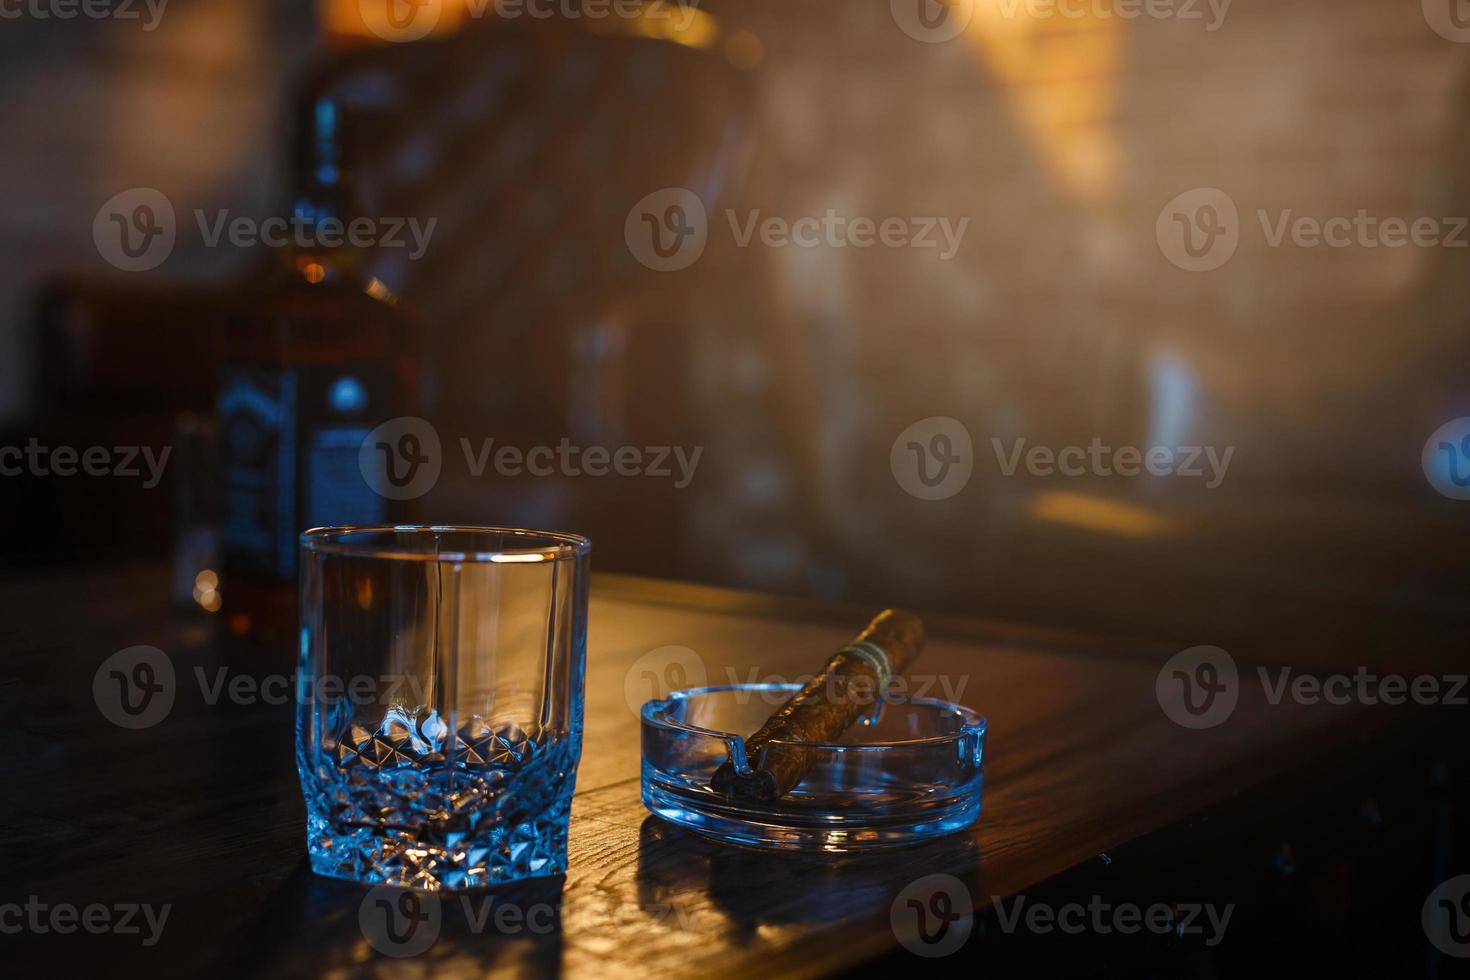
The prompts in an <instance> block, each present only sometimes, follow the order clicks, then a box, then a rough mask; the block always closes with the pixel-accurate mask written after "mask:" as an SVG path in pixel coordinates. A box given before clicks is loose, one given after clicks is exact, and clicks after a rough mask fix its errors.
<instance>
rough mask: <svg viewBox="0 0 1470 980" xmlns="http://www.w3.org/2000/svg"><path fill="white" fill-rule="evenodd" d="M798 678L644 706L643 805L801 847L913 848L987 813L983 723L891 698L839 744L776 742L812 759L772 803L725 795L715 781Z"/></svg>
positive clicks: (961, 710)
mask: <svg viewBox="0 0 1470 980" xmlns="http://www.w3.org/2000/svg"><path fill="white" fill-rule="evenodd" d="M800 689H801V686H800V685H799V684H735V685H731V686H728V687H699V688H691V689H688V690H683V691H675V692H674V693H673V694H671V695H669V696H668V697H666V698H661V699H658V700H654V701H649V702H648V703H647V704H645V705H644V706H643V804H644V806H646V807H648V809H649V810H650V811H651V812H653V813H655V814H657V815H658V816H660V817H662V818H663V819H665V820H667V821H669V822H670V823H674V824H677V825H679V826H681V827H685V828H687V829H689V830H692V831H694V832H695V833H698V834H702V835H703V836H705V837H710V838H713V839H715V840H718V841H722V842H725V843H729V844H740V845H744V846H747V847H760V848H776V849H781V850H802V851H808V850H809V851H834V852H844V851H861V850H868V849H872V848H879V847H888V846H894V845H900V844H912V843H917V842H919V841H923V840H927V839H929V838H931V837H937V836H939V835H941V834H948V833H953V832H954V831H957V830H963V829H964V828H966V827H969V826H970V825H971V824H973V823H974V822H975V820H976V819H977V818H978V817H979V816H980V791H981V784H982V782H983V780H984V766H983V763H984V757H985V727H986V726H985V719H984V717H982V716H981V715H979V714H976V713H975V712H974V711H971V710H970V709H969V708H966V707H963V706H962V705H958V704H951V703H949V702H947V701H936V700H932V699H930V698H917V697H908V696H904V695H897V694H894V695H889V696H886V697H884V698H883V699H881V700H878V701H876V702H875V703H874V704H873V705H872V706H871V707H869V708H866V709H865V711H864V714H863V715H862V716H861V717H860V718H859V719H858V721H857V722H855V723H854V724H853V725H852V727H851V728H849V729H848V731H847V732H846V733H845V734H844V735H843V737H842V738H841V739H839V740H838V741H837V742H834V743H830V744H823V743H817V742H792V743H775V742H773V743H772V745H773V746H775V745H778V744H783V745H789V746H791V747H795V748H799V749H801V750H802V751H803V753H804V754H805V755H806V757H807V758H808V759H809V767H808V768H807V771H806V774H805V776H804V777H803V779H802V781H801V782H800V783H798V784H797V786H796V787H795V788H794V789H793V790H791V791H790V792H789V793H787V794H786V795H785V796H784V797H782V798H781V799H779V800H776V801H775V802H773V803H755V802H748V801H745V800H735V799H732V798H729V797H727V796H726V795H725V794H723V793H720V792H718V791H716V790H714V789H713V788H711V786H710V781H711V779H712V778H713V776H714V773H715V770H716V769H718V768H720V766H721V765H723V764H724V763H726V762H729V763H730V764H731V765H732V766H734V767H735V769H736V770H737V771H745V770H746V769H747V768H749V767H755V768H759V766H760V763H761V760H760V759H758V758H756V759H747V758H746V755H745V742H744V737H745V736H748V735H750V734H752V733H754V732H755V731H756V730H757V729H758V728H760V726H761V724H762V723H763V722H765V720H766V719H767V718H769V717H770V716H771V714H772V713H773V712H775V711H776V709H777V708H779V707H780V706H781V705H782V704H784V703H785V702H786V700H787V699H788V698H789V697H791V695H792V694H794V693H796V692H797V691H798V690H800Z"/></svg>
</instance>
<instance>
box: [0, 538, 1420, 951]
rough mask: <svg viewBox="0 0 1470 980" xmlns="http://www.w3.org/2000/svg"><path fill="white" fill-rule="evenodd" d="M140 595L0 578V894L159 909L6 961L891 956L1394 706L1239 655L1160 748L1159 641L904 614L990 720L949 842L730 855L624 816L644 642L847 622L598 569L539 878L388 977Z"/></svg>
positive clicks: (287, 776) (223, 714)
mask: <svg viewBox="0 0 1470 980" xmlns="http://www.w3.org/2000/svg"><path fill="white" fill-rule="evenodd" d="M166 584H167V582H166V576H165V574H164V572H163V570H162V569H159V568H153V567H146V568H128V569H124V570H114V571H97V572H94V573H89V574H86V575H73V576H68V577H65V578H62V577H42V576H38V577H29V578H21V579H10V580H7V581H4V582H3V583H0V604H3V608H4V609H5V611H6V616H4V617H3V618H0V643H3V648H4V650H5V651H6V656H7V660H8V661H9V663H8V665H7V670H6V671H5V673H4V682H3V685H0V709H3V710H4V712H5V716H6V718H7V719H8V720H9V724H8V725H7V728H8V730H9V731H8V735H7V737H6V743H7V749H6V751H5V752H4V753H3V755H0V767H3V769H0V774H3V777H4V780H5V785H6V787H7V792H6V793H5V794H4V799H3V804H0V806H3V810H0V819H3V821H4V826H5V827H6V828H7V832H6V834H5V835H4V842H3V847H4V873H3V876H4V881H5V885H4V888H3V892H0V902H24V901H26V900H28V899H30V897H31V896H35V897H36V900H38V901H44V902H49V903H58V902H70V903H75V904H77V905H83V906H84V905H87V904H92V903H104V904H115V903H127V902H136V903H152V904H155V905H162V904H164V903H167V904H169V905H170V906H171V911H170V917H169V918H168V920H167V924H166V927H165V928H164V930H163V932H162V935H161V938H160V939H159V941H158V942H157V943H156V944H155V945H153V946H149V947H145V946H143V944H142V942H141V940H140V937H138V936H129V935H117V934H106V935H95V936H94V935H90V934H85V933H82V932H77V933H73V934H70V935H58V934H56V933H54V932H50V933H46V934H39V935H38V934H34V933H25V934H22V935H20V936H5V937H3V939H0V941H3V942H4V943H5V944H6V945H7V946H9V947H10V948H11V950H12V954H11V955H12V956H13V957H14V959H13V962H16V963H25V962H35V963H44V964H56V963H60V962H67V963H71V964H75V965H76V966H77V968H83V967H87V966H92V967H104V966H105V967H106V968H109V969H122V968H128V969H146V970H148V971H150V974H151V975H153V976H160V975H162V976H174V975H179V976H188V975H199V974H200V973H204V972H208V971H214V970H221V969H224V970H227V971H229V972H231V973H233V972H245V973H252V974H260V975H269V976H321V977H336V976H351V975H367V976H384V977H397V976H403V977H415V976H429V975H432V976H446V977H479V976H486V975H494V974H501V973H504V974H507V975H526V974H528V975H554V974H558V973H564V974H567V975H569V976H584V975H585V976H612V977H617V976H649V975H657V976H748V975H754V974H758V975H760V976H762V977H784V976H816V975H822V974H827V973H831V972H834V971H837V970H841V969H844V968H849V967H854V966H858V965H861V964H863V963H865V962H868V961H870V960H872V959H873V958H875V957H878V956H881V955H884V954H886V953H889V952H891V951H892V950H894V949H895V947H896V946H897V940H896V938H895V934H894V932H893V929H892V928H891V926H890V910H891V907H892V905H893V902H894V899H895V896H897V895H898V893H899V892H900V891H901V890H902V889H903V888H904V886H905V885H907V884H909V883H910V882H912V881H914V880H915V879H917V878H919V877H922V876H924V875H927V874H931V873H936V872H946V873H949V874H952V875H955V876H956V877H958V878H960V879H961V880H962V881H963V882H965V883H966V885H967V887H968V888H969V889H970V891H971V894H972V895H973V896H974V899H975V902H976V903H977V905H988V904H989V901H990V897H991V896H1010V895H1015V894H1018V893H1022V892H1025V891H1026V890H1027V889H1029V888H1032V887H1034V886H1037V885H1038V884H1039V883H1041V882H1043V881H1046V880H1047V879H1049V878H1052V877H1053V876H1055V875H1057V874H1059V873H1061V872H1064V871H1066V870H1067V869H1069V868H1073V867H1075V866H1077V865H1079V864H1081V863H1083V862H1086V861H1088V860H1090V859H1092V858H1094V857H1096V856H1097V855H1098V854H1099V853H1102V852H1105V851H1107V850H1109V849H1110V848H1115V847H1118V846H1120V845H1122V844H1124V843H1126V842H1128V841H1131V840H1134V839H1136V838H1138V837H1140V836H1143V835H1146V834H1148V833H1149V832H1151V831H1154V830H1158V829H1160V828H1163V827H1166V826H1168V825H1170V824H1172V823H1175V822H1177V821H1179V820H1181V819H1183V818H1186V817H1188V816H1190V815H1191V814H1194V813H1197V812H1199V811H1200V810H1201V809H1203V808H1206V807H1209V806H1211V805H1212V804H1215V803H1218V802H1219V801H1222V800H1224V799H1226V798H1228V797H1230V796H1232V795H1234V794H1238V793H1240V792H1242V791H1245V790H1247V789H1249V788H1250V787H1252V786H1254V785H1257V784H1259V783H1261V782H1263V781H1265V780H1267V779H1268V778H1270V777H1272V776H1274V775H1277V774H1280V773H1282V772H1285V771H1287V770H1289V769H1290V768H1291V767H1293V766H1296V765H1300V764H1302V763H1304V762H1306V761H1308V760H1311V759H1312V758H1314V757H1317V756H1319V755H1320V754H1322V753H1324V752H1326V751H1328V750H1331V749H1334V748H1340V747H1341V746H1343V745H1347V744H1349V743H1350V742H1351V740H1352V739H1353V738H1355V737H1358V736H1361V735H1362V734H1363V733H1364V731H1365V730H1366V727H1367V726H1369V725H1373V726H1377V725H1386V724H1390V723H1391V722H1392V720H1393V719H1394V718H1395V717H1401V715H1396V713H1395V712H1394V711H1385V710H1384V709H1378V710H1377V711H1375V712H1371V713H1369V712H1365V711H1364V710H1363V709H1361V708H1347V707H1334V706H1328V705H1317V706H1301V705H1295V704H1292V703H1290V699H1286V700H1283V701H1282V703H1280V704H1276V705H1272V704H1271V703H1269V701H1268V699H1267V698H1266V697H1265V695H1264V692H1263V690H1262V686H1261V685H1260V684H1259V683H1256V682H1254V671H1251V670H1249V668H1247V667H1246V666H1245V665H1242V667H1241V672H1242V677H1243V678H1246V680H1245V681H1244V682H1243V683H1242V684H1241V697H1240V702H1239V705H1238V707H1237V708H1236V710H1235V712H1234V714H1233V715H1232V716H1231V717H1230V719H1229V720H1228V721H1227V722H1226V723H1224V724H1222V725H1220V726H1218V727H1216V728H1212V729H1208V730H1202V731H1191V730H1186V729H1184V728H1181V727H1179V726H1177V725H1175V724H1173V723H1172V722H1171V721H1170V720H1169V719H1168V718H1167V717H1166V716H1165V714H1164V712H1163V711H1162V710H1161V708H1160V705H1159V703H1158V700H1157V698H1156V695H1155V680H1156V678H1157V676H1158V672H1159V668H1160V667H1161V666H1162V664H1163V663H1164V661H1165V660H1166V659H1167V658H1168V657H1169V656H1170V655H1171V654H1172V653H1173V652H1174V651H1173V650H1172V649H1170V648H1162V649H1160V648H1156V647H1150V646H1149V645H1147V644H1143V643H1130V642H1127V641H1120V640H1118V639H1116V638H1104V637H1088V636H1081V635H1075V634H1062V633H1054V632H1050V631H1045V630H1030V629H1024V628H1019V627H1011V626H1006V625H1003V624H993V623H984V622H980V621H967V620H955V619H934V620H931V621H930V629H931V640H930V643H929V647H928V649H927V650H926V652H925V653H924V655H923V658H922V659H921V661H920V666H916V667H915V669H914V672H913V673H914V674H915V675H916V678H917V677H920V676H924V677H930V678H932V679H931V680H930V681H929V682H930V683H932V684H933V685H934V689H935V691H936V692H938V691H942V690H943V689H944V688H945V686H946V685H947V686H948V690H949V691H950V692H952V693H954V694H956V695H957V697H958V699H959V700H961V701H963V702H964V703H965V704H968V705H970V706H972V707H974V708H976V709H978V710H980V711H982V712H983V713H985V714H986V715H987V716H988V717H989V720H990V735H989V742H988V746H987V758H986V777H985V778H986V789H985V801H984V810H983V814H982V816H981V820H980V823H979V824H978V825H977V827H976V828H975V829H974V830H973V832H971V833H969V834H960V835H954V836H951V837H949V838H945V839H941V840H937V841H934V842H931V843H928V844H925V845H920V846H917V847H913V848H906V849H903V850H899V851H893V852H888V853H883V854H875V855H854V856H843V857H831V856H826V857H822V856H818V857H793V856H791V855H784V854H766V853H758V852H750V851H742V850H738V849H734V848H729V847H724V846H720V845H717V844H713V843H710V842H707V841H704V840H701V839H699V838H697V837H694V836H692V835H690V834H688V833H685V832H683V831H680V830H678V829H676V828H673V827H671V826H669V825H667V824H664V823H662V822H661V821H660V820H658V819H656V818H654V817H652V816H650V815H649V814H648V813H647V812H646V811H645V810H644V808H643V806H642V804H641V802H640V799H639V734H638V722H637V714H636V709H637V706H638V702H639V701H640V700H641V698H642V697H645V696H647V693H649V687H650V686H651V685H652V684H653V682H654V680H655V679H656V678H657V676H658V670H657V669H656V668H658V667H659V666H660V665H661V664H664V663H666V662H668V656H669V655H668V652H667V651H665V650H664V648H667V647H678V648H686V650H687V651H692V654H693V655H694V656H695V657H696V658H697V660H696V661H689V660H688V653H680V654H679V656H680V657H683V658H684V661H683V662H684V663H686V664H688V663H691V662H693V663H696V664H697V665H698V666H697V668H696V670H702V671H703V672H704V673H705V675H706V679H707V680H709V681H710V682H712V683H714V682H721V681H725V680H728V679H729V678H731V677H732V676H733V677H734V678H736V679H739V680H745V679H749V678H750V677H751V676H752V675H754V676H757V677H771V676H773V675H774V676H780V677H785V678H791V679H794V678H796V677H798V676H800V675H801V674H802V673H803V672H807V671H810V670H812V669H813V668H814V667H816V666H818V665H820V664H821V662H822V661H823V660H824V659H825V658H826V657H827V656H828V655H829V654H830V653H831V652H832V651H834V650H835V649H836V648H837V647H838V646H839V645H840V644H841V643H842V642H843V641H844V640H845V639H846V638H848V637H849V636H850V635H851V634H852V632H853V631H855V630H856V629H857V628H859V627H861V626H862V624H863V623H864V622H865V621H866V617H867V616H868V615H871V613H872V612H875V611H876V610H861V609H853V608H845V607H840V606H827V605H813V604H808V603H801V602H791V601H784V600H775V599H766V598H763V597H759V596H753V595H749V594H744V593H737V592H729V591H725V590H718V589H708V588H701V587H694V586H683V585H673V584H665V583H657V582H651V581H647V580H637V579H627V578H618V577H599V578H598V579H597V580H596V582H595V585H594V589H593V598H592V608H591V627H590V638H589V647H588V670H587V714H586V734H585V741H584V749H583V756H582V764H581V769H580V773H579V776H578V782H577V793H576V798H575V803H574V806H573V822H572V830H571V854H570V871H569V873H568V875H567V876H566V878H565V880H564V881H563V880H560V879H554V880H548V881H543V882H537V883H533V884H530V885H525V886H515V887H511V888H504V889H497V890H494V891H492V892H482V893H479V894H477V895H471V896H468V897H467V900H461V899H460V898H459V897H449V898H446V899H444V900H443V901H442V902H441V906H440V907H441V910H442V917H443V924H442V927H441V930H440V933H439V936H438V939H437V940H436V941H435V942H434V944H433V946H432V947H431V948H430V949H428V950H427V951H426V952H424V953H423V954H422V955H420V956H417V957H414V958H411V959H394V958H390V957H385V956H382V955H380V954H379V953H378V952H376V951H375V950H374V949H373V948H372V946H371V945H370V944H369V943H368V941H367V940H366V938H365V936H364V933H363V930H362V928H361V926H360V923H359V918H358V913H359V909H360V907H361V906H362V903H363V899H364V894H365V893H364V890H363V889H361V888H358V887H356V886H354V885H351V884H348V883H343V882H337V881H329V880H325V879H321V878H318V877H315V876H313V875H312V874H311V873H310V872H309V870H308V869H307V866H306V861H305V840H304V837H305V834H304V811H303V806H302V802H301V796H300V790H299V788H298V784H297V781H296V774H295V767H294V759H293V737H294V735H293V730H292V708H291V706H290V705H289V704H285V705H271V704H263V703H257V704H237V703H231V702H230V701H229V699H221V700H220V702H219V703H216V704H210V703H209V699H208V697H207V691H206V689H205V688H204V687H202V686H201V684H200V683H198V676H199V675H198V673H197V672H200V671H202V672H203V676H204V677H205V678H206V679H208V680H209V681H210V682H213V681H214V680H215V679H217V678H218V677H219V676H220V675H219V673H218V672H219V671H220V670H224V671H225V672H226V675H227V676H234V675H235V674H236V673H238V672H239V671H238V668H237V667H235V666H232V665H229V664H224V663H222V662H221V660H220V657H219V654H218V653H217V652H216V648H215V646H214V645H213V644H212V643H211V642H210V636H211V633H210V628H209V626H210V624H209V623H208V621H207V620H204V619H202V618H200V617H199V616H196V615H189V614H178V613H175V612H173V611H171V610H170V609H169V608H168V606H167V603H166V601H165V598H164V597H165V595H166ZM137 644H150V645H153V646H157V647H159V648H161V649H163V650H165V651H166V652H167V653H168V654H169V656H170V658H171V659H172V661H173V663H174V665H175V669H176V673H177V678H178V693H177V697H176V700H175V704H174V706H173V709H172V710H171V712H170V714H169V716H168V717H167V718H166V719H165V720H164V721H162V722H161V723H159V724H158V725H156V726H154V727H152V728H148V729H144V730H140V731H125V730H122V729H119V728H117V727H115V726H113V725H111V724H110V723H109V722H107V721H106V720H105V719H104V718H103V717H101V715H100V713H99V711H98V709H97V706H96V703H95V702H94V699H93V695H92V680H93V675H94V673H95V672H96V671H97V668H98V666H99V665H100V664H101V662H102V661H103V660H105V659H106V658H107V657H108V656H109V655H111V654H112V653H114V652H115V651H117V650H120V649H123V648H125V647H129V646H133V645H137ZM650 665H652V667H653V668H655V669H653V670H652V671H651V676H650V671H649V670H648V669H646V668H649V666H650ZM1247 675H1249V676H1247ZM699 679H700V678H698V677H693V678H689V680H690V681H691V682H697V681H698V680H699ZM487 900H488V901H489V903H490V904H489V905H488V906H487V905H486V904H485V903H486V901H487ZM505 906H512V907H513V908H514V911H513V912H512V913H509V914H507V915H506V916H502V917H501V918H500V919H499V920H497V919H496V917H495V912H496V910H498V909H500V908H502V907H505ZM487 910H488V911H489V913H490V914H486V913H487ZM532 910H535V912H533V911H532ZM482 917H483V919H484V921H483V922H482V921H479V920H480V919H481V918H482Z"/></svg>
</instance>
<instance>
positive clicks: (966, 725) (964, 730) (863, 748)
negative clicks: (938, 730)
mask: <svg viewBox="0 0 1470 980" xmlns="http://www.w3.org/2000/svg"><path fill="white" fill-rule="evenodd" d="M801 687H802V685H800V684H795V683H789V682H788V683H778V682H771V681H758V682H754V683H751V682H745V683H740V684H717V685H710V686H708V687H686V688H683V689H681V690H678V691H671V692H670V693H669V694H668V696H666V697H662V698H654V699H652V700H650V701H646V702H644V704H643V710H642V711H641V712H640V714H641V715H642V716H643V720H644V721H646V722H648V723H649V724H650V725H654V726H657V727H658V728H661V729H664V730H666V731H676V732H685V733H688V734H694V735H706V736H709V737H711V738H717V739H722V740H724V741H729V740H730V739H732V738H740V737H741V736H740V735H739V734H737V733H735V732H722V731H718V730H716V729H713V728H703V727H701V726H699V725H691V724H689V723H688V722H683V721H675V720H674V719H673V718H670V717H669V715H668V708H669V705H670V703H671V702H674V701H686V700H688V699H689V698H691V697H694V696H696V695H703V694H724V693H726V692H730V691H781V692H785V691H790V692H791V693H793V694H794V693H796V692H797V691H799V690H801ZM898 703H907V704H912V705H922V706H923V707H926V708H939V709H941V710H944V711H949V712H952V713H954V714H956V715H958V716H959V717H960V718H961V719H962V720H963V724H961V726H960V727H959V728H958V729H957V730H955V731H952V732H944V733H943V734H939V735H920V736H919V737H917V738H902V739H886V740H884V741H879V742H848V743H844V742H798V741H790V740H788V739H771V741H770V742H769V743H768V744H770V745H780V746H786V747H791V748H802V749H818V750H826V751H834V752H869V751H874V750H878V751H881V750H883V749H902V748H912V747H915V746H929V745H942V744H945V743H948V742H954V741H957V740H958V739H960V738H961V737H963V736H965V735H976V734H978V735H981V736H985V735H988V734H989V729H990V722H989V720H988V719H987V718H986V717H985V716H984V715H982V714H981V713H980V712H978V711H976V710H975V709H974V708H967V707H965V706H964V705H963V704H955V703H954V702H953V701H944V700H942V699H940V698H928V697H912V696H909V695H904V696H903V697H902V698H900V699H899V702H898Z"/></svg>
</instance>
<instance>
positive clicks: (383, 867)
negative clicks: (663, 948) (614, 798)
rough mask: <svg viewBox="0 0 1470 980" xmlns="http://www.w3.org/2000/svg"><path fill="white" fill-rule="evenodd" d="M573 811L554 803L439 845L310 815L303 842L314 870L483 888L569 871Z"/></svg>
mask: <svg viewBox="0 0 1470 980" xmlns="http://www.w3.org/2000/svg"><path fill="white" fill-rule="evenodd" d="M569 811H570V807H569V806H560V807H556V808H554V811H548V812H546V813H544V814H542V815H540V816H538V817H536V818H535V819H533V820H529V821H527V822H525V823H520V824H515V825H513V826H495V827H489V828H479V829H477V830H476V832H475V833H474V834H473V836H470V835H449V839H447V840H446V841H444V842H443V843H442V844H430V843H426V842H425V841H423V840H421V839H420V838H419V837H418V836H417V835H415V834H412V833H406V832H402V831H394V830H380V829H377V828H366V827H364V828H341V827H332V826H331V825H330V824H329V823H328V821H327V820H325V819H323V818H321V817H316V816H308V818H307V841H306V844H307V851H308V852H309V853H310V855H311V870H312V871H314V872H316V873H317V874H319V875H325V876H327V877H329V878H341V879H344V880H347V881H355V882H359V883H361V884H365V885H396V886H399V887H403V888H417V889H420V890H422V891H459V890H464V889H471V888H486V887H489V886H491V885H503V884H508V883H510V882H516V881H526V880H529V879H533V878H547V877H552V876H555V875H563V874H566V870H567V823H568V816H569ZM461 838H462V839H461Z"/></svg>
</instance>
